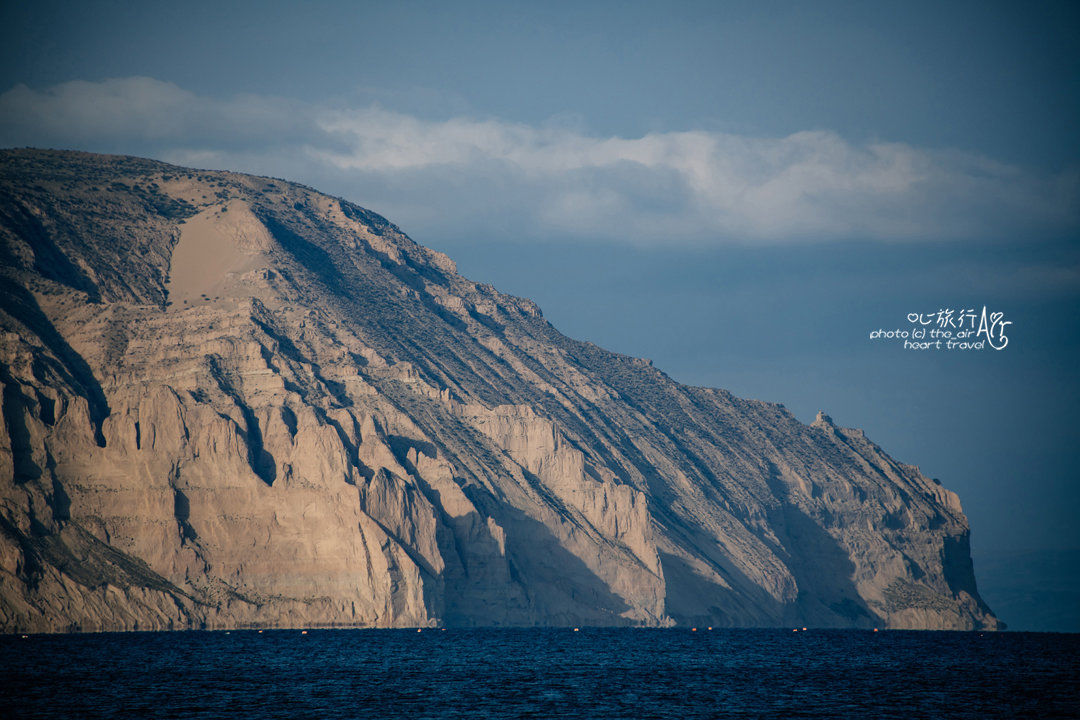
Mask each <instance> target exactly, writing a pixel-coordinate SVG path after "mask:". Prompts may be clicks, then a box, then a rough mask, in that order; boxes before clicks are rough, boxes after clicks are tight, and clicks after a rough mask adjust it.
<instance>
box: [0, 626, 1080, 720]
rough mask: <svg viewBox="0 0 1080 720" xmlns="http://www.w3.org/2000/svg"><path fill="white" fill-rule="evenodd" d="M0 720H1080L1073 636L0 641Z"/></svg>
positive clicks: (472, 633)
mask: <svg viewBox="0 0 1080 720" xmlns="http://www.w3.org/2000/svg"><path fill="white" fill-rule="evenodd" d="M0 675H2V678H0V684H2V693H0V717H5V718H132V717H136V718H139V717H145V718H297V719H303V718H311V719H312V720H315V719H319V720H322V719H326V718H469V719H477V718H481V719H482V718H634V719H637V718H678V719H680V720H683V719H686V718H903V719H904V720H910V719H912V718H978V719H979V720H985V719H986V718H1010V719H1013V718H1076V717H1080V635H1077V634H1056V633H1019V632H1015V633H1014V632H1002V633H990V632H987V633H979V632H926V631H921V632H914V631H911V632H907V631H881V632H873V631H861V630H815V629H812V628H811V629H808V630H805V631H804V630H802V628H798V629H797V631H795V630H794V629H792V628H785V629H776V630H757V629H755V630H730V629H724V630H720V629H716V630H709V629H707V628H697V629H696V630H692V629H690V628H685V629H683V628H679V629H628V628H619V629H613V628H579V629H578V630H574V629H573V628H559V629H549V628H545V629H448V630H439V629H430V628H429V629H424V630H422V631H420V632H417V631H416V629H412V630H317V629H312V630H307V631H302V630H265V631H263V632H258V631H256V630H243V631H235V630H234V631H231V632H225V631H214V632H172V633H100V634H72V635H29V636H25V637H24V636H20V635H9V636H4V637H0Z"/></svg>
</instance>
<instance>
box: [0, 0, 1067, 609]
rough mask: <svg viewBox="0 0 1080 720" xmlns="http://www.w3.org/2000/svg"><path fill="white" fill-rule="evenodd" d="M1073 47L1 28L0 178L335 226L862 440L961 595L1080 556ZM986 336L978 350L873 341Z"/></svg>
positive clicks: (846, 26)
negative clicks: (142, 183)
mask: <svg viewBox="0 0 1080 720" xmlns="http://www.w3.org/2000/svg"><path fill="white" fill-rule="evenodd" d="M1078 14H1080V12H1078V10H1077V9H1076V6H1075V4H1070V3H1063V2H1027V3H994V2H970V3H969V2H874V3H853V2H850V3H849V2H821V3H813V4H811V3H783V2H665V3H647V2H639V1H636V0H624V1H622V2H603V1H598V2H577V3H560V2H552V3H535V2H532V3H528V2H527V3H515V2H498V3H494V2H492V3H488V2H458V3H450V2H440V3H421V2H407V1H406V2H395V3H379V4H376V3H363V2H309V3H283V2H272V1H264V2H257V3H256V2H232V3H230V2H215V3H199V2H190V3H175V2H171V3H159V2H143V3H137V4H131V3H124V2H92V1H91V2H84V3H79V4H74V3H58V2H36V3H3V4H0V146H22V145H32V146H38V147H65V148H78V149H84V150H92V151H99V152H118V153H128V154H137V155H143V156H149V157H154V158H159V159H162V160H167V161H170V162H176V163H180V164H185V165H193V166H197V167H206V168H220V169H231V170H238V171H244V172H253V173H258V174H264V175H271V176H275V177H283V178H287V179H290V180H296V181H300V182H303V183H305V184H308V185H311V186H314V187H316V188H318V189H320V190H323V191H325V192H329V193H332V194H335V195H340V196H343V197H346V198H348V199H350V200H352V201H354V202H357V203H359V204H361V205H363V206H365V207H368V208H370V209H372V210H375V211H376V212H378V213H380V214H383V215H385V216H386V217H388V218H389V219H390V220H392V221H393V222H394V223H396V224H397V225H399V226H400V227H401V228H402V229H403V230H404V231H405V232H406V233H408V234H409V235H410V236H411V237H413V239H415V240H417V241H418V242H421V243H423V244H426V245H428V246H431V247H435V248H437V249H440V250H443V251H445V252H447V253H449V254H450V255H451V256H452V257H453V258H455V259H456V260H457V261H458V264H459V267H460V269H461V271H462V272H463V273H464V274H465V275H467V276H469V277H471V278H473V279H476V280H481V281H485V282H490V283H492V284H494V285H495V286H496V287H498V288H499V289H501V290H503V291H505V292H510V293H513V294H517V295H523V296H527V297H530V298H532V299H534V300H536V301H537V302H538V303H539V304H540V306H541V307H542V308H543V309H544V312H545V315H546V316H547V317H548V319H549V320H551V321H552V322H553V323H554V324H555V326H556V327H558V328H559V329H560V330H562V331H563V332H564V333H566V334H568V335H571V336H573V337H577V338H581V339H587V340H591V341H593V342H596V343H598V344H600V345H602V346H604V347H607V348H609V349H612V350H616V351H619V352H624V353H627V354H631V355H635V356H641V357H648V358H651V359H652V360H653V361H654V362H655V363H656V364H657V365H658V366H659V367H660V368H661V369H663V370H665V371H666V372H667V373H668V374H670V375H671V376H672V377H674V378H675V379H677V380H680V381H682V382H686V383H691V384H697V385H709V386H719V387H724V388H727V389H729V390H732V391H733V392H735V393H737V394H740V395H743V396H746V397H754V398H760V399H765V400H771V401H776V402H782V403H784V404H785V405H786V406H787V407H788V408H789V409H790V410H791V411H792V412H793V413H795V415H796V416H797V417H798V418H800V419H801V420H803V421H807V422H808V421H809V420H811V419H812V418H813V416H814V414H815V413H816V412H817V410H819V409H821V410H825V411H826V412H828V413H829V414H830V415H831V416H832V417H833V418H834V420H835V421H836V422H837V423H839V424H841V425H845V426H852V427H861V428H863V429H865V430H866V431H867V433H868V435H869V436H870V438H871V439H873V440H874V441H875V442H877V443H878V444H880V445H881V446H882V447H883V448H885V449H886V451H888V452H889V453H890V454H892V455H893V456H894V457H896V458H897V459H899V460H902V461H904V462H909V463H913V464H918V465H919V466H920V467H921V468H922V469H923V471H924V472H925V473H926V474H928V475H930V476H931V477H937V478H939V479H940V480H941V481H942V482H943V484H945V485H946V487H949V488H951V489H953V490H955V491H957V492H958V493H959V495H960V497H961V500H962V502H963V505H964V508H965V511H966V513H967V515H968V518H969V520H970V521H971V525H972V545H973V555H974V557H975V563H976V572H977V573H979V568H980V564H981V563H985V566H986V567H991V566H993V567H996V568H999V569H1000V568H1001V567H1003V565H1002V563H1003V562H1007V560H1008V558H1010V557H1017V558H1019V557H1028V555H1023V554H1024V553H1028V554H1030V553H1043V554H1044V555H1045V554H1047V553H1058V554H1059V555H1060V554H1061V553H1070V552H1071V553H1072V554H1071V555H1069V557H1072V558H1076V557H1080V525H1078V524H1077V523H1076V522H1075V518H1076V516H1077V514H1078V511H1080V489H1078V488H1077V480H1080V477H1078V476H1080V472H1078V471H1077V468H1078V467H1080V429H1078V428H1080V424H1078V423H1077V422H1076V408H1077V407H1080V379H1078V373H1077V367H1078V366H1080V362H1078V360H1080V352H1078V350H1080V242H1078V240H1080V132H1078V128H1080V87H1078V85H1080V48H1078V45H1080V18H1078V17H1077V16H1078ZM984 306H985V307H987V308H988V311H989V312H1001V313H1003V314H1004V315H1003V317H1004V319H1005V320H1006V321H1008V322H1010V323H1012V324H1011V325H1009V326H1008V337H1009V344H1008V346H1007V347H1006V348H1005V349H1004V350H1001V351H995V350H990V349H986V350H982V351H977V350H971V351H960V350H955V351H943V350H942V351H938V350H934V351H912V350H904V348H903V347H902V344H901V343H900V342H895V341H893V342H889V341H884V340H871V339H870V333H871V332H872V331H874V330H878V329H890V330H895V329H908V330H910V329H912V325H911V323H910V322H909V321H908V320H907V317H908V315H909V313H924V314H926V313H934V312H937V311H938V310H941V309H953V310H956V311H959V310H962V309H975V310H980V311H981V309H982V308H983V307H984ZM1072 563H1073V564H1071V565H1067V567H1068V568H1069V572H1070V573H1071V574H1072V577H1073V578H1074V579H1076V578H1077V577H1078V574H1080V570H1078V569H1077V568H1076V565H1075V561H1072ZM1051 564H1052V565H1053V566H1054V567H1057V568H1060V567H1061V563H1056V564H1054V563H1051ZM1006 574H1007V573H1006ZM992 591H993V588H988V589H987V590H986V593H987V594H988V595H990V593H991V592H992ZM1074 597H1075V596H1074ZM990 599H991V602H992V604H993V597H990ZM1003 602H1004V601H1003ZM1010 607H1012V606H1010ZM1013 612H1014V615H1015V616H1014V617H1011V618H1010V617H1006V620H1007V621H1010V622H1012V624H1013V626H1014V627H1017V626H1024V625H1025V623H1027V625H1028V626H1035V624H1036V622H1035V620H1033V619H1031V618H1034V617H1035V610H1032V609H1031V608H1030V607H1028V608H1027V609H1026V610H1025V609H1024V607H1021V606H1016V607H1015V608H1013ZM1025 613H1028V615H1025ZM1058 617H1060V613H1059V615H1058ZM1070 622H1073V623H1075V627H1073V626H1070V627H1072V628H1073V629H1076V630H1080V617H1078V616H1077V614H1076V613H1075V612H1074V613H1073V615H1072V616H1071V620H1070Z"/></svg>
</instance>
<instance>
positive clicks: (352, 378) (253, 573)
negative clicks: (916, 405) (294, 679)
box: [0, 150, 998, 632]
mask: <svg viewBox="0 0 1080 720" xmlns="http://www.w3.org/2000/svg"><path fill="white" fill-rule="evenodd" d="M0 254H2V259H0V265H2V273H0V298H2V311H0V333H2V335H0V383H2V385H3V395H2V400H3V420H4V422H3V429H2V434H0V627H2V628H3V629H4V630H5V631H7V632H16V631H28V630H32V631H64V630H101V629H108V630H113V629H123V630H130V629H140V630H144V629H164V628H177V629H179V628H190V627H208V628H223V627H279V626H294V627H295V626H379V627H387V626H436V625H449V626H461V625H571V624H572V625H658V626H663V625H671V624H683V625H690V624H693V625H712V626H778V625H787V626H792V625H798V626H802V625H813V626H828V627H849V626H853V627H892V628H956V629H970V628H987V629H992V628H995V627H997V626H998V622H997V620H996V619H995V617H994V615H993V614H992V613H991V611H990V610H989V608H988V607H987V606H986V605H985V604H984V603H983V602H982V600H981V599H980V598H979V594H978V592H977V590H976V587H975V578H974V574H973V572H972V564H971V558H970V552H969V543H968V524H967V520H966V518H965V517H964V515H963V512H962V510H961V507H960V502H959V500H958V498H957V496H956V495H955V494H954V493H952V492H950V491H948V490H946V489H945V488H943V487H941V485H939V484H938V483H937V482H936V481H933V480H930V479H928V478H926V477H925V476H923V475H922V474H920V472H919V470H918V469H917V468H916V467H914V466H911V465H905V464H902V463H899V462H896V461H894V460H893V459H891V458H890V457H889V456H888V455H886V454H885V453H884V452H883V451H882V450H881V448H879V447H878V446H877V445H875V444H874V443H873V442H871V441H870V440H868V439H867V438H866V437H865V436H864V435H863V433H862V432H861V431H859V430H851V429H845V428H840V427H837V426H836V425H835V424H834V423H833V422H832V421H831V420H830V419H829V418H828V417H827V416H825V415H824V414H821V415H819V416H818V418H817V419H816V420H815V421H814V422H813V423H812V424H810V425H804V424H802V423H800V422H799V421H797V420H796V419H795V418H794V417H793V416H792V415H791V414H790V413H789V412H788V411H787V410H785V409H784V407H783V406H781V405H776V404H771V403H765V402H758V401H753V400H743V399H740V398H737V397H734V396H732V395H731V394H730V393H727V392H725V391H723V390H716V389H709V388H700V387H688V386H685V385H680V384H679V383H676V382H674V381H673V380H672V379H671V378H669V377H668V376H667V375H665V374H664V373H663V372H661V371H660V370H658V369H657V368H655V367H653V366H652V364H651V363H650V362H649V361H647V360H639V359H635V358H631V357H626V356H623V355H618V354H615V353H611V352H608V351H605V350H603V349H602V348H599V347H597V346H595V345H593V344H590V343H588V342H581V341H577V340H572V339H570V338H567V337H564V336H563V335H561V334H560V333H559V332H558V331H557V330H556V329H555V328H554V327H552V326H551V325H550V324H549V323H548V322H547V321H546V320H545V319H544V317H543V315H542V313H541V311H540V309H539V308H538V307H537V306H536V305H535V304H534V303H532V302H530V301H529V300H524V299H521V298H516V297H512V296H509V295H504V294H502V293H500V292H498V291H496V290H495V289H494V288H492V287H490V286H488V285H484V284H480V283H475V282H472V281H470V280H467V279H465V278H463V277H461V276H460V275H458V273H457V270H456V267H455V265H454V263H453V262H452V261H451V260H450V259H449V258H447V257H446V256H445V255H443V254H441V253H438V252H435V251H433V250H430V249H428V248H425V247H423V246H421V245H418V244H417V243H415V242H413V241H412V240H410V239H409V238H408V237H406V236H405V234H403V233H402V232H401V230H399V229H398V228H397V227H395V226H394V225H392V224H391V223H389V222H388V221H387V220H385V219H383V218H382V217H380V216H378V215H376V214H374V213H372V212H370V211H368V210H365V209H363V208H360V207H358V206H356V205H354V204H352V203H350V202H347V201H345V200H342V199H339V198H334V197H329V196H327V195H323V194H321V193H319V192H316V191H314V190H312V189H310V188H307V187H303V186H301V185H297V184H294V183H289V182H284V181H281V180H276V179H270V178H262V177H253V176H248V175H241V174H236V173H229V172H210V171H203V170H192V169H187V168H181V167H175V166H172V165H167V164H164V163H160V162H154V161H150V160H142V159H137V158H130V157H115V156H102V155H92V154H88V153H78V152H57V151H40V150H8V151H2V152H0ZM597 272H598V273H602V272H604V269H603V268H597Z"/></svg>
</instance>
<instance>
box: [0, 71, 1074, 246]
mask: <svg viewBox="0 0 1080 720" xmlns="http://www.w3.org/2000/svg"><path fill="white" fill-rule="evenodd" d="M0 143H2V144H5V145H14V144H19V145H23V144H31V145H49V146H67V147H80V148H83V149H91V150H102V151H111V152H131V153H135V154H148V155H152V156H155V157H161V158H165V159H169V160H172V161H175V162H180V163H189V164H195V165H198V166H202V167H222V168H228V169H234V170H241V171H248V172H257V173H261V174H270V175H275V176H279V177H285V178H289V179H296V180H299V181H302V182H305V183H308V184H311V185H314V186H316V187H319V188H320V189H323V190H326V191H329V192H334V193H337V194H341V195H344V196H346V197H349V198H350V199H353V200H355V201H357V202H359V203H360V204H363V205H366V206H368V207H371V208H372V209H374V210H376V211H378V212H382V213H384V214H386V215H388V216H389V217H391V219H393V220H394V221H395V222H397V223H398V224H400V225H402V226H403V227H404V228H405V229H406V230H407V231H411V232H412V233H413V234H414V235H415V236H417V238H418V239H420V240H421V241H422V240H423V239H424V237H425V235H426V234H430V233H435V234H442V235H444V236H458V237H461V236H466V235H470V234H481V235H488V236H491V235H493V234H499V233H509V234H512V235H513V236H515V237H526V238H544V237H567V236H570V237H586V238H597V239H615V240H622V241H626V242H631V243H641V244H656V243H713V242H794V241H800V240H830V239H866V240H905V239H962V238H977V237H1001V236H1003V235H1008V236H1013V237H1015V236H1018V235H1020V236H1023V235H1032V236H1034V235H1040V234H1044V233H1048V232H1061V231H1071V230H1075V229H1076V227H1077V225H1078V220H1080V218H1078V215H1080V211H1078V207H1080V203H1078V201H1077V200H1078V197H1080V191H1078V187H1080V183H1078V180H1077V175H1076V173H1071V174H1065V175H1061V176H1051V175H1040V174H1037V173H1034V172H1030V171H1024V170H1022V169H1020V168H1017V167H1013V166H1009V165H1005V164H1001V163H996V162H994V161H992V160H990V159H987V158H984V157H979V156H974V155H970V154H961V153H956V152H948V151H936V150H926V149H920V148H916V147H912V146H909V145H904V144H900V143H865V144H856V143H852V142H848V141H846V140H844V139H843V138H841V137H839V136H838V135H836V134H834V133H831V132H826V131H808V132H799V133H795V134H793V135H790V136H788V137H782V138H758V137H749V136H744V135H735V134H725V133H716V132H704V131H688V132H665V133H650V134H648V135H645V136H644V137H640V138H619V137H594V136H590V135H588V134H585V133H583V132H582V131H580V130H576V129H573V128H568V127H558V126H543V127H535V126H530V125H524V124H520V123H510V122H504V121H501V120H496V119H474V118H469V117H454V118H449V119H444V120H431V119H422V118H419V117H416V116H413V115H409V114H404V113H399V112H392V111H389V110H386V109H383V108H380V107H378V106H371V107H365V108H349V107H331V106H322V105H315V104H306V103H301V102H297V101H292V100H288V99H283V98H273V97H262V96H255V95H243V96H235V97H229V98H212V97H207V96H200V95H196V94H194V93H191V92H189V91H187V90H184V89H182V88H180V87H177V86H175V85H172V84H170V83H164V82H161V81H158V80H154V79H151V78H140V77H135V78H123V79H116V80H107V81H103V82H98V83H91V82H81V81H79V82H69V83H64V84H61V85H57V86H54V87H51V88H47V89H45V90H33V89H30V88H27V87H25V86H18V87H16V88H14V89H12V90H9V91H8V92H6V93H4V94H3V95H0Z"/></svg>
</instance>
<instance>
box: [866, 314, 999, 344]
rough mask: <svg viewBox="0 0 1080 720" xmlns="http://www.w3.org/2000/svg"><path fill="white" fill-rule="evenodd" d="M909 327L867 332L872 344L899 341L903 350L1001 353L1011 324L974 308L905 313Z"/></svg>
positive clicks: (996, 315)
mask: <svg viewBox="0 0 1080 720" xmlns="http://www.w3.org/2000/svg"><path fill="white" fill-rule="evenodd" d="M907 321H908V327H898V328H896V329H894V330H886V329H884V328H878V329H877V330H872V331H870V339H871V340H894V341H902V342H903V346H904V349H905V350H985V349H987V348H989V349H992V350H1004V349H1005V347H1006V346H1007V345H1008V344H1009V338H1008V336H1007V335H1006V334H1005V331H1006V329H1007V328H1008V326H1009V325H1012V322H1011V321H1009V320H1006V319H1005V313H1003V312H989V311H988V310H987V309H986V306H985V305H984V306H983V308H982V311H981V312H980V311H978V310H975V309H974V308H964V307H961V308H959V309H955V310H954V309H953V308H941V309H939V310H936V311H934V312H928V313H918V312H913V313H908V314H907Z"/></svg>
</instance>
